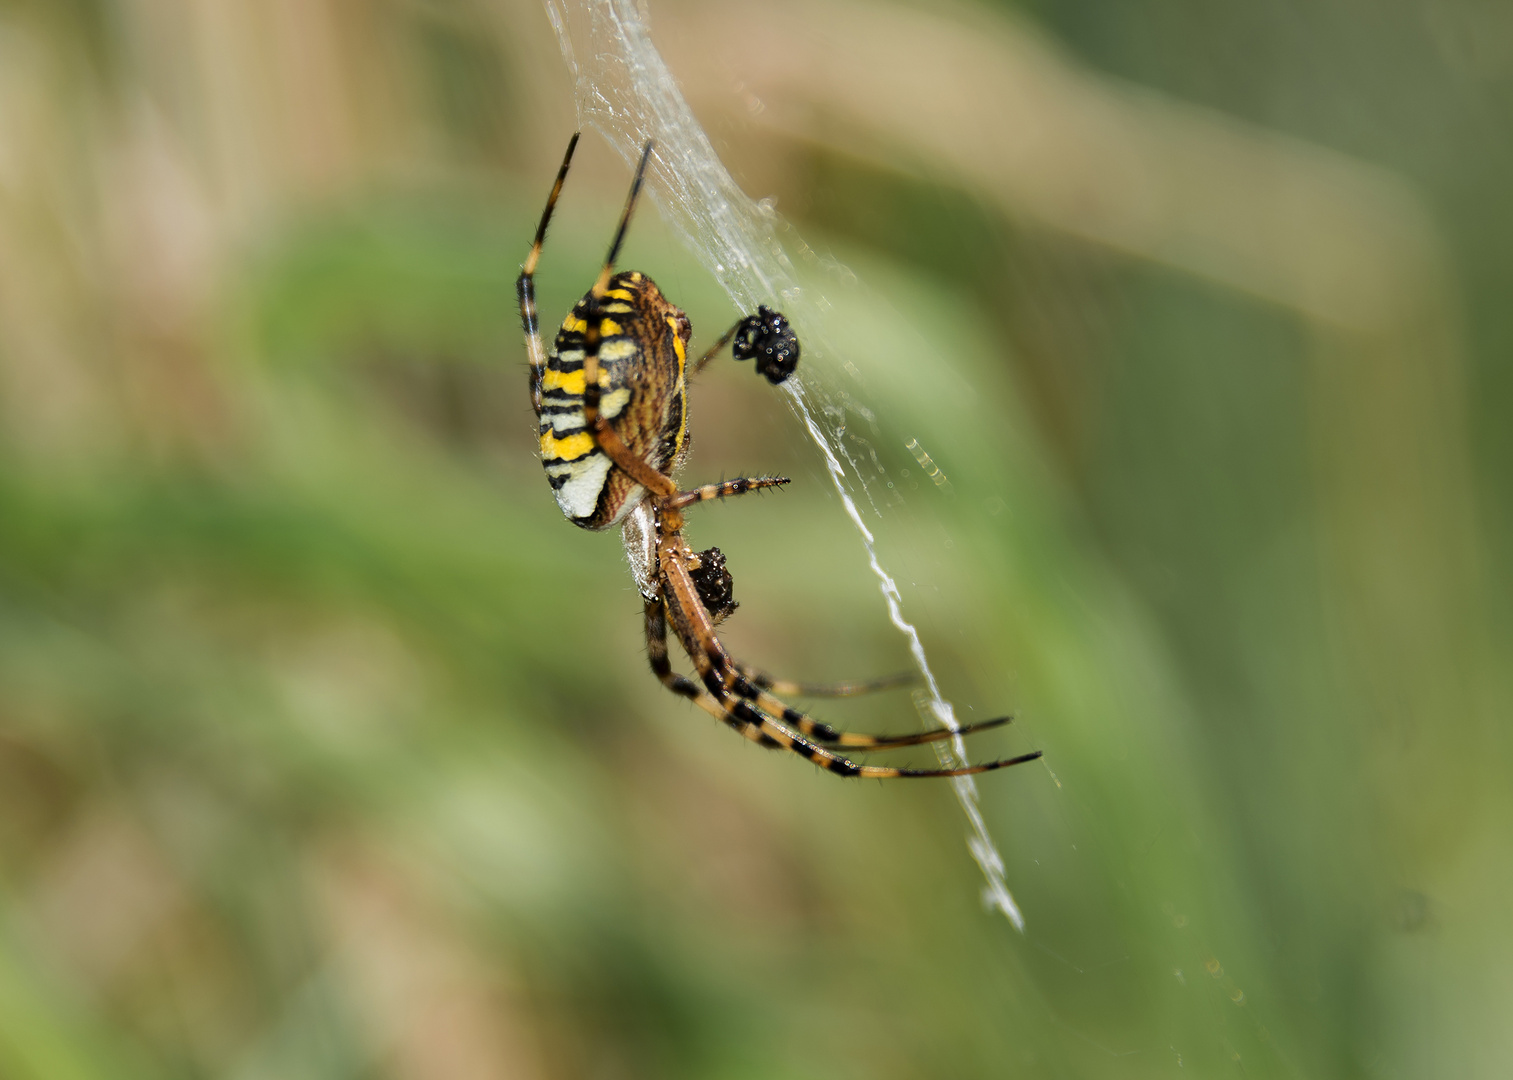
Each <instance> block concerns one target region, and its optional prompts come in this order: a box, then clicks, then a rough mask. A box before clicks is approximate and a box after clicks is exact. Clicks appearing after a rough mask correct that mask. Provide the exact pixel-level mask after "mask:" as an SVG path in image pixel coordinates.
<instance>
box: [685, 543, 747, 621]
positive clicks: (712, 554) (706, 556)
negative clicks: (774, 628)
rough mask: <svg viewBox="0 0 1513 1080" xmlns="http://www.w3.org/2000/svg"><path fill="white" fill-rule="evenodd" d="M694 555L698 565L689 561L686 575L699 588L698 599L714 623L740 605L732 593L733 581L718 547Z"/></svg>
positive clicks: (723, 619) (723, 618) (721, 619)
mask: <svg viewBox="0 0 1513 1080" xmlns="http://www.w3.org/2000/svg"><path fill="white" fill-rule="evenodd" d="M694 557H695V558H696V559H698V561H699V565H698V566H694V565H693V564H692V563H690V564H689V567H688V576H689V577H691V578H693V584H694V588H696V589H698V590H699V600H700V601H702V602H703V604H704V608H705V610H707V611H708V612H709V617H710V618H711V619H713V620H714V622H715V623H717V624H718V623H721V622H724V621H725V619H726V618H727V617H728V616H729V615H730V613H731V612H733V611H735V609H736V608H738V607H740V606H741V605H740V604H738V603H736V600H735V596H734V595H733V593H734V589H735V581H734V579H733V578H731V576H730V571H729V570H727V569H726V568H725V555H724V553H723V552H721V551H720V549H719V548H717V547H712V548H710V549H709V550H707V551H701V552H699V553H698V554H697V555H696V556H694Z"/></svg>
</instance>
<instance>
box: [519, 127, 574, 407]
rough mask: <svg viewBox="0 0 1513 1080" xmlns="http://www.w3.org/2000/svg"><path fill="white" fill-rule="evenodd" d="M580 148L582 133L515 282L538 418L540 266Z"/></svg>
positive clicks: (542, 349)
mask: <svg viewBox="0 0 1513 1080" xmlns="http://www.w3.org/2000/svg"><path fill="white" fill-rule="evenodd" d="M577 148H578V132H576V131H575V132H573V137H572V138H571V139H569V140H568V143H567V154H566V155H565V156H564V157H563V158H562V167H561V168H560V169H558V170H557V182H556V183H555V184H553V185H552V193H551V194H550V195H549V196H547V199H546V209H545V210H543V211H542V212H541V224H540V225H538V226H536V240H535V242H534V243H533V244H531V250H530V254H529V255H527V256H526V257H525V263H524V264H523V265H522V266H521V267H520V277H519V278H517V279H516V280H515V295H516V297H517V298H518V299H519V301H520V325H521V328H522V329H524V331H525V354H526V357H527V358H528V359H529V360H530V363H531V405H532V406H533V407H534V408H535V410H536V415H537V416H540V415H541V379H542V376H543V375H545V373H546V346H545V345H543V344H542V343H541V327H540V324H539V320H538V318H537V315H536V264H537V263H538V262H540V261H541V248H542V246H543V245H544V244H545V243H546V227H547V225H549V224H550V223H551V220H552V211H553V210H555V209H556V208H557V199H558V197H559V196H561V194H562V185H563V183H564V182H566V180H567V168H568V166H569V165H571V164H572V162H573V151H574V150H576V149H577Z"/></svg>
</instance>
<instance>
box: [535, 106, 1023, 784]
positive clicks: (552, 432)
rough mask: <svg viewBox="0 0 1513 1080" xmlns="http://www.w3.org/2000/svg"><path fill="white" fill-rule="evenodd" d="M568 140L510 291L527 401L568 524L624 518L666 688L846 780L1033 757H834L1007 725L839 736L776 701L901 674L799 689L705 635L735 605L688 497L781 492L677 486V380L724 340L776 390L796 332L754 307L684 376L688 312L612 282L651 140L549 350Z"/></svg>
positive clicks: (682, 386) (865, 686) (640, 279)
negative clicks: (552, 239)
mask: <svg viewBox="0 0 1513 1080" xmlns="http://www.w3.org/2000/svg"><path fill="white" fill-rule="evenodd" d="M577 145H578V136H577V135H574V136H573V138H572V141H571V142H569V143H568V146H567V155H566V156H565V157H564V158H563V159H562V168H561V169H559V170H558V172H557V182H556V184H554V185H553V187H552V193H551V195H550V197H549V198H548V199H547V203H546V210H545V211H544V212H543V213H542V215H541V224H540V225H539V226H538V227H537V229H536V240H535V243H533V244H532V245H531V250H530V254H529V255H528V256H527V257H526V260H525V264H524V266H522V267H521V271H520V280H519V282H518V293H519V299H520V321H521V323H522V324H523V325H524V327H525V347H526V353H527V355H528V356H529V358H530V364H531V404H532V406H533V407H534V408H535V410H536V417H537V419H538V421H539V428H538V430H539V435H540V440H541V463H542V465H544V466H545V468H546V475H547V479H548V481H549V482H550V484H551V486H552V491H553V492H554V493H555V494H556V496H557V505H558V506H559V507H561V509H562V512H563V513H564V514H565V515H566V516H567V519H568V520H569V521H571V522H572V523H573V524H575V525H579V526H581V527H583V528H585V529H605V528H608V527H609V526H611V525H616V524H622V523H623V526H624V532H625V536H626V546H627V551H628V552H629V554H630V559H631V566H632V569H633V570H634V572H635V576H636V584H637V586H638V588H639V589H640V591H641V595H642V599H643V601H644V604H645V619H646V651H647V654H648V657H649V658H650V660H651V667H652V670H653V671H654V672H655V673H656V675H657V677H658V678H659V679H661V680H662V683H663V684H664V685H665V686H666V687H667V688H668V689H669V690H672V691H673V692H674V693H677V694H681V695H682V696H684V697H686V698H689V699H691V700H692V701H694V702H695V703H696V704H698V705H699V706H700V707H701V708H703V709H705V710H706V711H707V712H709V713H710V714H711V715H713V716H715V717H717V718H718V719H720V720H722V721H724V722H725V723H726V724H728V725H730V726H731V727H732V728H734V729H735V730H736V731H739V732H740V733H741V734H742V735H745V736H746V737H747V738H748V739H751V740H752V741H753V742H756V743H760V744H761V745H763V746H773V747H783V748H786V749H788V750H792V751H793V752H794V753H797V754H800V755H802V756H804V757H806V758H808V759H809V760H810V761H812V762H814V763H815V764H816V765H820V766H822V767H823V768H825V769H828V770H829V771H830V772H833V773H839V774H841V775H843V776H871V777H879V778H891V777H904V776H962V775H966V774H968V773H979V772H986V771H987V770H989V769H999V768H1002V767H1004V766H1005V765H1017V764H1018V763H1020V762H1022V761H1031V760H1033V759H1035V758H1037V757H1039V756H1040V752H1039V751H1035V752H1033V753H1029V754H1021V755H1020V756H1019V757H1015V758H1009V759H1007V760H1004V761H990V762H987V763H985V764H981V765H968V766H965V767H963V768H958V769H896V768H893V767H891V766H884V765H861V764H857V763H856V762H853V761H851V760H850V759H848V758H846V757H843V756H842V755H841V754H839V753H837V752H836V748H839V747H850V748H854V749H856V750H861V751H866V750H890V749H893V748H895V747H900V746H914V745H917V744H919V743H927V742H935V741H937V740H940V739H946V738H950V737H952V736H953V735H965V734H970V733H971V732H974V731H981V730H983V729H985V728H990V727H996V726H998V725H1000V724H1004V723H1007V722H1008V717H1002V718H1000V719H997V720H988V721H985V722H983V723H980V724H973V725H971V726H970V727H965V728H961V729H959V730H957V731H954V732H953V731H948V730H944V729H941V730H937V731H928V732H918V733H915V734H912V735H897V736H889V735H861V734H857V733H855V732H839V731H836V730H835V729H834V728H832V727H830V725H828V724H825V723H823V722H821V721H819V720H815V719H814V718H812V717H810V716H808V715H806V714H804V713H802V712H800V711H799V710H797V709H794V708H791V707H790V706H789V705H787V704H786V703H784V702H783V700H782V699H781V697H780V696H779V695H781V696H784V697H792V696H797V695H812V696H842V695H848V694H859V693H865V692H867V691H870V690H878V689H882V688H884V687H887V686H893V685H897V684H899V683H900V682H901V681H904V680H900V679H897V678H893V679H880V680H876V681H874V682H870V683H839V684H835V685H830V686H805V685H801V684H798V683H789V682H782V681H779V680H776V679H773V678H772V677H771V676H768V675H765V674H763V673H762V672H760V671H758V670H756V669H755V668H751V667H748V666H747V665H745V664H742V663H740V662H739V661H737V660H735V659H733V658H732V657H731V656H730V654H729V653H728V652H726V650H725V646H724V645H723V644H721V643H720V639H719V638H718V637H717V636H716V635H715V626H716V625H717V624H718V623H720V622H722V621H724V620H725V619H726V618H727V617H728V616H729V615H730V614H731V613H732V612H734V611H735V610H736V607H737V606H738V605H737V604H736V601H735V597H734V594H733V588H734V583H733V581H732V579H731V576H730V571H729V570H728V569H727V567H726V565H725V556H724V555H723V554H722V553H721V551H720V549H719V548H716V547H711V548H708V549H706V550H704V551H697V552H696V551H694V550H693V549H692V548H691V547H689V546H688V543H687V541H685V540H684V539H683V524H684V518H683V511H684V510H685V509H687V508H688V507H690V506H692V505H693V504H694V503H699V502H706V501H708V500H710V499H723V498H727V497H729V496H733V495H744V494H746V493H747V492H749V491H758V490H761V489H763V488H769V487H776V486H778V485H780V484H786V483H788V479H787V477H782V476H763V477H750V478H748V477H742V478H740V479H736V480H726V481H724V482H722V483H719V484H706V485H705V486H703V487H699V488H692V489H688V490H680V489H679V487H678V485H677V484H676V483H675V482H674V481H673V479H672V475H673V474H674V473H675V472H677V470H678V468H679V466H681V465H682V463H683V458H684V457H685V456H686V454H687V451H688V379H689V377H690V376H692V375H695V374H697V373H698V372H699V371H700V370H702V369H703V367H704V366H705V365H706V364H708V363H709V362H710V360H712V359H713V358H714V357H715V356H716V355H717V354H718V352H719V351H720V349H721V348H723V347H724V346H725V344H726V343H727V342H729V341H731V339H732V338H734V339H735V344H734V345H733V347H732V350H731V351H732V353H733V354H734V356H735V358H736V359H737V360H755V361H756V368H757V371H758V372H759V373H760V374H761V375H762V376H763V377H764V378H766V379H767V380H768V381H769V382H771V383H773V384H774V385H776V384H778V383H781V382H783V381H784V380H785V379H787V378H788V376H790V375H791V374H793V371H794V369H795V368H796V367H797V366H798V362H799V342H798V337H797V336H796V335H795V334H794V332H793V328H792V327H791V326H790V325H789V323H788V319H787V318H786V317H785V316H784V315H783V314H782V313H781V312H778V311H774V310H772V309H771V308H768V307H766V306H760V307H758V308H757V312H756V314H754V315H748V316H746V317H745V318H743V319H741V320H739V321H738V322H737V323H736V324H735V325H734V326H732V327H731V328H730V329H729V330H727V331H726V332H725V334H724V335H723V336H722V337H721V338H720V339H719V340H718V341H716V342H715V343H714V344H713V345H712V346H711V347H710V348H709V349H708V350H707V351H706V352H705V353H704V355H703V356H701V357H700V358H699V359H698V361H697V362H695V363H694V365H693V368H692V370H690V369H689V365H688V342H689V339H690V337H691V335H692V329H691V327H690V326H689V322H688V317H687V316H686V315H684V314H683V312H681V311H679V310H678V309H677V308H676V307H674V306H673V305H672V304H671V303H670V302H669V301H668V300H667V299H666V298H665V297H664V296H663V295H662V292H661V290H660V289H658V288H657V286H656V284H655V283H654V282H653V281H652V280H651V278H649V277H647V276H646V275H645V274H642V273H641V272H640V271H637V270H627V271H623V272H622V273H619V274H616V273H615V272H614V265H615V258H616V256H617V255H618V254H619V251H620V245H621V243H622V242H623V241H624V239H625V230H626V227H627V226H628V225H629V223H630V216H631V211H632V210H633V209H634V208H635V205H636V196H637V195H638V194H639V193H640V190H641V182H642V179H643V177H644V176H645V174H646V163H647V160H648V159H649V158H650V156H651V150H652V145H651V143H649V142H648V143H647V144H646V147H645V149H644V150H643V151H642V153H641V162H640V165H639V166H637V168H636V176H635V180H634V181H632V183H631V187H630V196H629V197H628V198H627V199H626V201H625V211H624V213H623V214H621V216H620V225H619V228H618V229H617V230H616V231H615V238H614V241H613V243H611V245H610V249H609V257H608V258H607V259H606V260H605V262H604V267H603V269H601V270H600V271H599V277H598V280H596V281H595V282H594V286H593V288H591V289H590V290H589V291H588V292H587V293H586V294H585V295H584V297H583V299H581V300H579V301H578V302H577V303H576V304H574V305H573V310H572V311H571V312H569V313H568V316H567V318H566V319H564V320H563V321H562V327H561V329H560V330H559V331H558V332H557V336H556V338H555V340H554V341H553V343H552V350H551V352H547V351H546V348H545V345H544V344H543V342H542V340H541V332H540V327H539V324H538V321H537V317H536V288H535V273H536V264H537V263H538V262H539V261H540V258H541V248H542V244H543V243H544V242H545V240H546V227H547V225H548V223H550V221H551V218H552V211H553V209H554V208H555V207H556V205H557V198H558V196H559V195H561V193H562V184H563V182H564V181H565V180H566V179H567V170H568V166H569V164H570V163H571V162H572V159H573V150H574V149H575V148H576V147H577ZM669 626H671V628H672V631H673V634H674V635H675V636H676V637H677V639H678V642H679V644H681V645H682V646H683V650H684V651H685V652H686V653H687V654H688V658H689V659H690V660H691V661H692V662H693V665H694V668H695V670H696V671H697V672H698V676H699V677H698V679H697V680H694V679H690V678H688V677H686V676H683V675H679V674H677V673H676V672H674V671H673V670H672V663H671V661H670V659H669V657H668V653H667V631H668V627H669Z"/></svg>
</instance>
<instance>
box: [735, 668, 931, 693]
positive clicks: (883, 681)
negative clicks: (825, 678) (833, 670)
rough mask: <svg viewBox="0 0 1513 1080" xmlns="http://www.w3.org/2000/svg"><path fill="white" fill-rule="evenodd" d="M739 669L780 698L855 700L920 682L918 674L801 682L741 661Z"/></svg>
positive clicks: (749, 679)
mask: <svg viewBox="0 0 1513 1080" xmlns="http://www.w3.org/2000/svg"><path fill="white" fill-rule="evenodd" d="M736 669H737V670H738V671H740V673H741V674H742V675H744V676H746V678H747V680H748V681H750V683H751V684H752V685H753V686H755V687H758V688H759V689H762V690H771V691H772V692H773V693H774V694H776V695H777V696H778V697H856V696H857V695H859V694H874V693H876V692H877V691H879V690H893V689H896V688H897V687H900V686H910V685H912V684H913V683H916V682H918V681H919V673H918V672H916V671H900V672H898V673H897V674H896V675H884V676H883V677H882V678H880V679H867V680H864V681H862V682H838V683H798V682H790V681H789V680H787V679H778V678H774V677H773V676H771V675H769V674H767V672H765V671H762V670H761V669H760V668H754V667H752V666H751V665H750V664H743V663H741V662H740V661H737V662H736Z"/></svg>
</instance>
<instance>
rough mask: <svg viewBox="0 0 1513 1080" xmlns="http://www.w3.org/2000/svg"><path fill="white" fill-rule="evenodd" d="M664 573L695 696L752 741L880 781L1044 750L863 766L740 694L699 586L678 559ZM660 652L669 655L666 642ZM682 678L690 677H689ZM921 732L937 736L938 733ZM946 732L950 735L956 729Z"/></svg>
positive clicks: (666, 605)
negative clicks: (699, 685) (694, 676)
mask: <svg viewBox="0 0 1513 1080" xmlns="http://www.w3.org/2000/svg"><path fill="white" fill-rule="evenodd" d="M662 577H663V582H664V586H665V587H666V589H667V592H666V593H665V594H664V596H663V597H662V599H661V601H659V606H660V607H661V608H662V609H663V610H665V611H666V612H667V615H668V619H667V620H666V621H671V623H672V625H673V629H674V630H675V631H676V632H677V634H678V638H679V640H680V641H681V642H682V645H683V649H684V651H685V652H687V653H688V656H689V659H691V660H692V661H693V663H694V667H695V668H697V669H698V672H699V677H700V679H701V680H702V682H703V684H704V688H705V690H706V691H707V692H706V693H701V694H699V695H698V696H697V697H695V698H694V699H693V700H694V701H695V703H696V704H698V705H699V706H700V707H701V708H703V709H704V710H705V711H707V712H709V713H710V714H711V715H712V716H715V717H716V718H717V719H719V720H721V721H723V722H725V723H726V724H729V725H730V726H731V727H735V728H736V729H737V730H738V731H740V732H741V733H742V734H743V735H745V736H746V737H747V738H748V739H751V740H752V741H753V742H758V743H761V744H762V745H766V746H775V747H781V748H783V749H785V750H789V751H792V752H793V753H795V754H798V755H799V756H801V757H805V758H808V759H809V761H811V762H813V763H814V764H816V765H818V766H820V767H821V768H823V769H825V770H826V771H828V772H832V773H835V774H836V775H838V776H860V777H865V778H870V779H877V780H893V779H912V778H924V777H948V776H971V775H975V774H976V773H984V772H991V771H992V770H994V769H1003V768H1007V767H1008V766H1010V765H1019V764H1022V763H1024V762H1026V761H1034V760H1035V759H1036V758H1038V757H1040V751H1039V750H1035V751H1033V752H1031V753H1028V754H1021V755H1020V756H1019V757H1015V758H1009V759H1007V760H1004V761H989V762H984V763H983V764H980V765H967V766H964V767H962V768H958V769H900V768H894V767H893V766H889V765H861V764H858V763H857V762H854V761H852V760H850V759H849V758H846V757H843V756H841V755H840V754H837V753H835V752H834V751H831V750H827V749H825V748H824V747H822V746H819V745H818V744H816V743H813V742H810V741H809V740H808V739H807V738H805V737H804V736H803V735H800V734H797V733H796V732H793V731H790V730H788V728H786V727H784V726H783V725H782V724H780V723H779V722H778V721H776V720H774V719H773V718H772V717H770V716H767V715H766V714H765V713H763V712H762V710H761V709H760V708H758V707H757V706H756V705H754V704H752V702H750V701H748V700H745V699H743V698H741V697H740V696H739V695H738V694H737V693H735V692H734V691H733V690H732V685H733V684H734V683H735V682H736V681H737V680H740V678H741V677H740V675H739V673H738V672H736V671H735V669H734V666H733V662H732V661H731V659H730V657H729V655H728V654H727V653H726V652H725V649H724V647H723V646H722V645H721V644H720V642H719V639H718V638H717V637H716V636H715V633H714V624H713V622H712V621H711V620H710V618H709V613H708V612H707V611H705V610H704V608H703V605H702V604H701V603H700V602H699V599H698V591H697V589H696V588H695V587H694V584H693V579H692V578H691V577H689V575H688V571H687V570H686V569H685V568H684V567H682V566H681V564H678V563H676V562H671V563H664V566H663V575H662ZM659 625H661V626H662V627H663V628H664V629H663V633H665V621H662V620H659ZM651 629H653V627H652V626H651V620H650V619H649V620H648V630H649V631H650V630H651ZM662 653H663V655H664V657H665V654H666V646H665V643H664V645H663V648H662ZM669 670H670V669H669ZM679 678H681V677H679ZM664 681H665V680H664ZM683 681H684V682H690V683H691V682H692V680H688V679H684V680H683ZM753 689H754V688H753ZM685 693H686V692H685ZM922 734H925V735H933V734H934V733H933V732H925V733H922ZM945 734H946V735H947V736H949V735H950V734H952V733H951V732H946V733H945ZM905 745H908V744H905Z"/></svg>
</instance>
